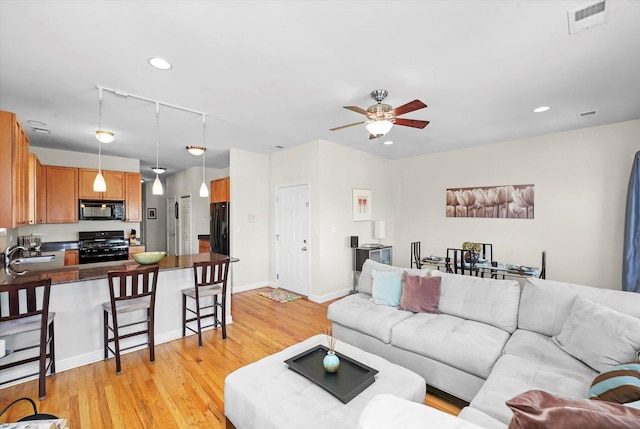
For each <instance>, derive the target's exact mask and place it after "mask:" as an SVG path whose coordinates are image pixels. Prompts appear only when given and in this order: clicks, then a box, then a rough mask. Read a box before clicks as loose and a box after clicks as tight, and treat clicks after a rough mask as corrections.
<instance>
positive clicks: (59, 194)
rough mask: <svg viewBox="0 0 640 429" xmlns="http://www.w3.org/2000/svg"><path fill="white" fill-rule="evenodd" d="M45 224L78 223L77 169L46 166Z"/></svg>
mask: <svg viewBox="0 0 640 429" xmlns="http://www.w3.org/2000/svg"><path fill="white" fill-rule="evenodd" d="M46 180H47V223H74V222H78V169H77V168H72V167H58V166H53V165H48V166H47V179H46Z"/></svg>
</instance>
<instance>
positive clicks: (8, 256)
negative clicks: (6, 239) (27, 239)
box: [4, 245, 27, 268]
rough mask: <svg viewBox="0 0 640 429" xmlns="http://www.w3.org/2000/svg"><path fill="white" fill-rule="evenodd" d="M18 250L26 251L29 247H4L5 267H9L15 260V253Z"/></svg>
mask: <svg viewBox="0 0 640 429" xmlns="http://www.w3.org/2000/svg"><path fill="white" fill-rule="evenodd" d="M18 250H22V251H23V252H26V251H27V249H26V248H25V247H24V246H17V245H16V246H13V247H11V246H8V247H7V248H6V249H4V266H5V268H8V267H9V265H10V264H11V262H13V255H14V254H15V253H16V252H17V251H18Z"/></svg>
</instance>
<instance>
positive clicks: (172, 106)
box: [96, 85, 207, 118]
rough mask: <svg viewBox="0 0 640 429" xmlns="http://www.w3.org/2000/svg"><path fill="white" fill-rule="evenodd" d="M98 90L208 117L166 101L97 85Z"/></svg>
mask: <svg viewBox="0 0 640 429" xmlns="http://www.w3.org/2000/svg"><path fill="white" fill-rule="evenodd" d="M96 88H98V90H99V91H100V90H101V91H107V92H111V93H113V94H115V95H119V96H120V97H126V98H135V99H137V100H142V101H147V102H149V103H153V104H156V105H159V104H160V105H163V106H167V107H171V108H172V109H178V110H184V111H185V112H190V113H195V114H197V115H201V116H202V117H203V118H204V117H205V116H207V114H206V113H204V112H200V111H198V110H194V109H189V108H188V107H182V106H178V105H176V104H171V103H165V102H164V101H159V100H154V99H152V98H148V97H143V96H141V95H136V94H131V93H130V92H127V91H122V90H120V89H113V88H107V87H104V86H101V85H96Z"/></svg>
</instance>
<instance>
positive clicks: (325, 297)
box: [309, 289, 351, 304]
mask: <svg viewBox="0 0 640 429" xmlns="http://www.w3.org/2000/svg"><path fill="white" fill-rule="evenodd" d="M349 292H351V289H343V290H339V291H337V292H332V293H330V294H328V295H309V301H313V302H317V303H318V304H322V303H323V302H327V301H331V300H332V299H336V298H342V297H343V296H346V295H349Z"/></svg>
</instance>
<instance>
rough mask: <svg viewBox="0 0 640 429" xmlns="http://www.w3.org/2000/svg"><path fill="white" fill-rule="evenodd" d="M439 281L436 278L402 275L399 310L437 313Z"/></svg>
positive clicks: (405, 273) (439, 278) (438, 278)
mask: <svg viewBox="0 0 640 429" xmlns="http://www.w3.org/2000/svg"><path fill="white" fill-rule="evenodd" d="M440 280H441V277H437V276H414V275H412V274H409V273H407V272H404V273H402V297H401V298H400V309H401V310H407V311H413V312H414V313H439V310H438V304H439V303H440Z"/></svg>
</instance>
